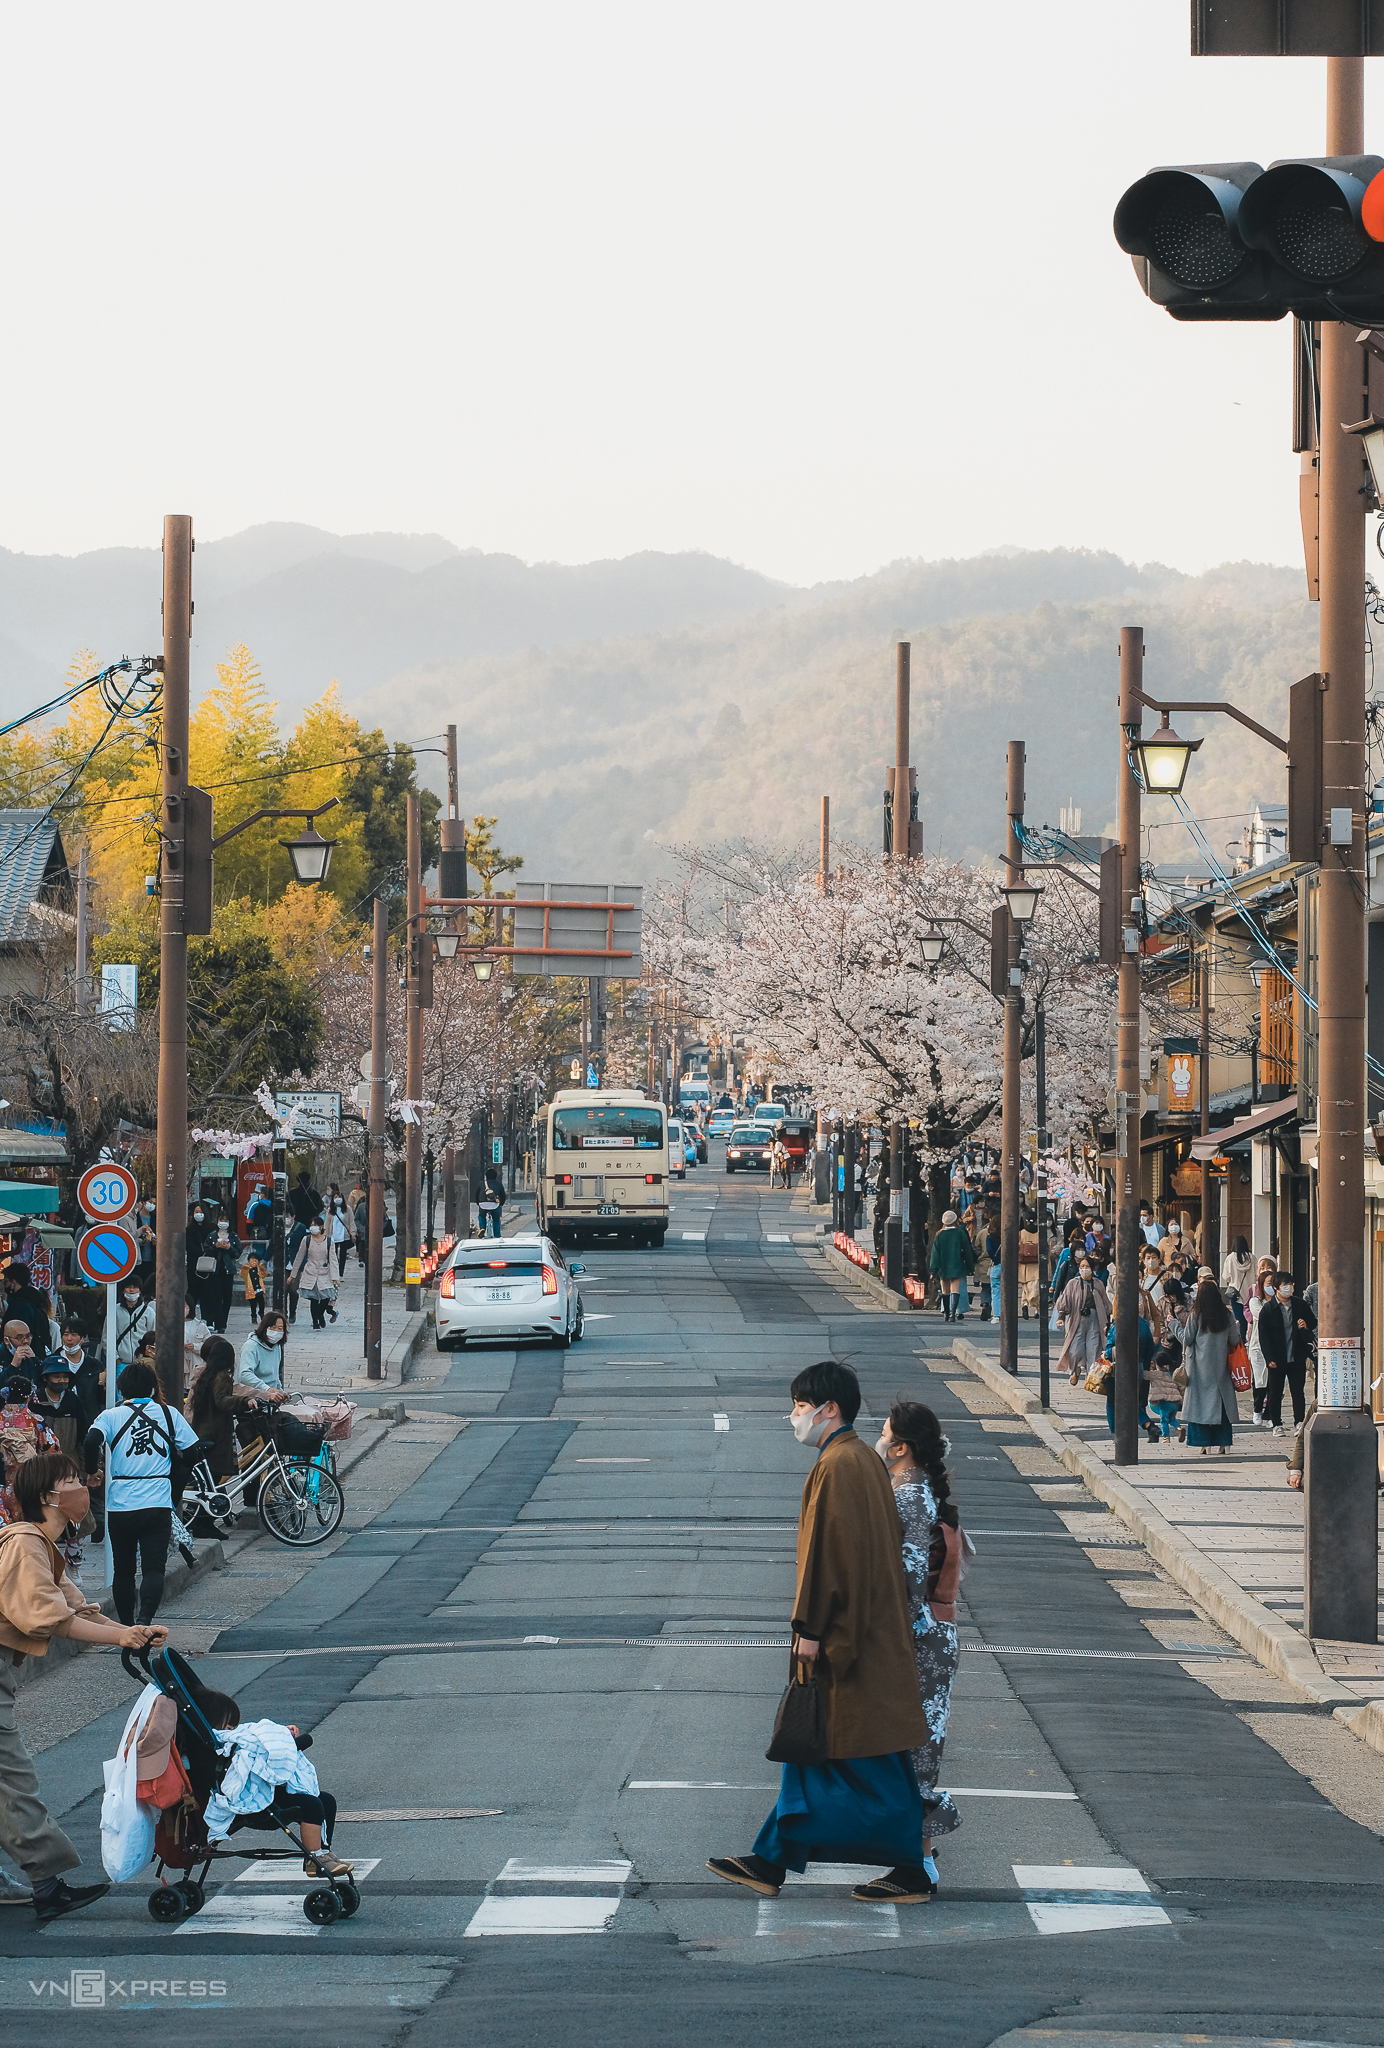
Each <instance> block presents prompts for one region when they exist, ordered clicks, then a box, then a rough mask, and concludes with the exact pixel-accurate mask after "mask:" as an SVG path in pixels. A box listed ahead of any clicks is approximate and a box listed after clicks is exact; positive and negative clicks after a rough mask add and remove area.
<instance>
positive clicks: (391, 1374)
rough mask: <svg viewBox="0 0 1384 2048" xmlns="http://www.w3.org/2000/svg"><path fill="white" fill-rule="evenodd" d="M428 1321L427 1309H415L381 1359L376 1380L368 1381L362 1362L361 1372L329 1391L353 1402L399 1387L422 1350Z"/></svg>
mask: <svg viewBox="0 0 1384 2048" xmlns="http://www.w3.org/2000/svg"><path fill="white" fill-rule="evenodd" d="M432 1321H433V1312H432V1310H431V1309H430V1308H419V1309H415V1310H414V1312H413V1314H412V1315H411V1316H410V1317H409V1318H408V1320H407V1322H406V1323H405V1324H404V1327H403V1329H402V1330H401V1331H400V1333H399V1335H398V1336H397V1337H396V1338H395V1339H394V1342H393V1343H392V1344H391V1345H390V1347H389V1349H388V1351H386V1352H385V1354H384V1356H383V1357H382V1359H381V1361H380V1367H381V1370H380V1377H379V1378H378V1379H377V1380H372V1379H370V1378H369V1377H368V1376H367V1374H366V1371H365V1361H364V1359H362V1360H361V1370H360V1371H359V1372H354V1373H352V1374H351V1375H350V1376H349V1378H347V1379H345V1380H342V1381H340V1382H339V1384H338V1385H337V1387H336V1388H335V1389H334V1390H333V1391H335V1392H337V1393H341V1394H345V1395H347V1396H349V1397H351V1398H353V1399H354V1398H359V1397H360V1396H361V1395H368V1394H371V1393H374V1392H377V1391H382V1390H383V1389H384V1388H385V1387H402V1385H403V1384H404V1381H405V1380H406V1379H407V1378H408V1376H409V1369H410V1367H411V1366H412V1364H413V1361H414V1359H415V1358H416V1356H417V1355H418V1352H419V1351H420V1350H421V1349H422V1345H423V1339H424V1338H425V1337H426V1336H427V1334H428V1331H429V1330H430V1329H431V1328H432Z"/></svg>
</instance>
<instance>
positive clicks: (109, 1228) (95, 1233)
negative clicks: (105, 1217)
mask: <svg viewBox="0 0 1384 2048" xmlns="http://www.w3.org/2000/svg"><path fill="white" fill-rule="evenodd" d="M77 1264H78V1265H79V1266H80V1267H81V1269H82V1271H83V1272H84V1273H85V1274H86V1276H87V1279H88V1280H97V1281H100V1280H105V1281H107V1282H110V1281H115V1280H123V1279H124V1278H125V1275H126V1274H127V1273H133V1271H134V1269H135V1267H136V1266H137V1265H138V1264H139V1246H138V1245H137V1244H136V1243H135V1241H134V1239H133V1238H132V1237H131V1235H130V1233H129V1231H128V1230H125V1229H123V1228H122V1227H121V1225H120V1224H118V1223H98V1224H97V1225H96V1227H95V1229H94V1230H89V1231H87V1233H86V1235H85V1237H83V1239H82V1240H81V1242H80V1244H79V1245H78V1246H77Z"/></svg>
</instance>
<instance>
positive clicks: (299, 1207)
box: [285, 1167, 326, 1265]
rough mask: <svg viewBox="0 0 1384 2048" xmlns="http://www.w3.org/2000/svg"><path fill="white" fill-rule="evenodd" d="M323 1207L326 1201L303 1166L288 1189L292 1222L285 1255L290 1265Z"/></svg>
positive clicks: (321, 1212)
mask: <svg viewBox="0 0 1384 2048" xmlns="http://www.w3.org/2000/svg"><path fill="white" fill-rule="evenodd" d="M325 1209H326V1203H325V1202H324V1201H323V1200H322V1197H321V1196H320V1195H319V1194H318V1192H317V1190H316V1188H315V1187H314V1186H313V1184H312V1175H311V1174H310V1173H309V1172H308V1170H307V1168H306V1167H303V1168H302V1169H301V1171H300V1172H299V1174H298V1178H297V1180H296V1181H295V1182H294V1183H293V1186H292V1187H291V1188H290V1189H289V1191H288V1211H289V1214H290V1215H291V1216H292V1218H293V1222H292V1225H291V1227H290V1229H289V1233H288V1245H287V1249H286V1251H285V1257H286V1258H287V1260H288V1262H289V1264H290V1265H292V1263H293V1261H294V1259H295V1258H296V1257H297V1256H298V1247H299V1245H300V1244H301V1243H302V1242H303V1239H304V1238H305V1237H306V1236H307V1234H308V1229H309V1226H310V1225H311V1224H313V1223H315V1222H316V1220H317V1218H318V1217H319V1216H321V1215H322V1214H323V1213H324V1211H325Z"/></svg>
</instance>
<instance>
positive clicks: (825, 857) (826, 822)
mask: <svg viewBox="0 0 1384 2048" xmlns="http://www.w3.org/2000/svg"><path fill="white" fill-rule="evenodd" d="M830 858H831V798H830V797H829V796H824V797H823V798H822V852H821V858H820V859H819V861H818V863H817V887H818V888H819V889H820V890H821V892H822V894H823V895H824V896H825V895H826V893H827V877H828V875H830V873H831V869H830V867H829V866H828V865H827V863H828V861H829V860H830Z"/></svg>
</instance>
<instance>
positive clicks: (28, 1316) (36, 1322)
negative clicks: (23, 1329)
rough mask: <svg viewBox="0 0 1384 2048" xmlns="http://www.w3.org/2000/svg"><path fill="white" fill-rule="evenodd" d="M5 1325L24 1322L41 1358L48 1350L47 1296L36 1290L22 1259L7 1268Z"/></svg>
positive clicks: (11, 1261)
mask: <svg viewBox="0 0 1384 2048" xmlns="http://www.w3.org/2000/svg"><path fill="white" fill-rule="evenodd" d="M4 1320H5V1322H6V1323H11V1322H21V1323H24V1324H25V1325H26V1326H27V1328H28V1331H29V1340H30V1342H31V1343H32V1345H33V1347H34V1350H35V1352H36V1353H37V1354H38V1356H39V1357H40V1358H42V1357H43V1356H44V1355H45V1353H46V1352H47V1350H48V1348H49V1336H48V1297H47V1295H45V1294H44V1293H43V1292H42V1291H41V1290H40V1289H39V1288H37V1287H35V1286H34V1284H33V1281H32V1280H31V1278H30V1277H29V1268H28V1267H27V1266H26V1265H25V1263H24V1261H23V1260H22V1259H11V1260H10V1263H9V1264H8V1266H6V1268H5V1309H4Z"/></svg>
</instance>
